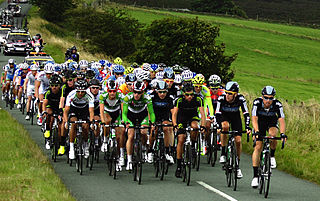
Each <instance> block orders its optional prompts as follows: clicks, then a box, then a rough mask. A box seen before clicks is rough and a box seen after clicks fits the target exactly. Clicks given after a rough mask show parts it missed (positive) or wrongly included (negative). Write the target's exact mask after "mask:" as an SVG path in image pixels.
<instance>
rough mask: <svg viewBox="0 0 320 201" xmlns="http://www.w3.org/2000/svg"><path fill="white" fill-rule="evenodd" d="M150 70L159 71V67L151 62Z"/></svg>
mask: <svg viewBox="0 0 320 201" xmlns="http://www.w3.org/2000/svg"><path fill="white" fill-rule="evenodd" d="M150 68H151V69H150V71H156V72H157V71H159V67H158V64H151V65H150Z"/></svg>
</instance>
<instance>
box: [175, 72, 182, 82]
mask: <svg viewBox="0 0 320 201" xmlns="http://www.w3.org/2000/svg"><path fill="white" fill-rule="evenodd" d="M174 83H176V84H181V83H182V77H181V75H179V74H177V75H175V76H174Z"/></svg>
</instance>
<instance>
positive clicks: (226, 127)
mask: <svg viewBox="0 0 320 201" xmlns="http://www.w3.org/2000/svg"><path fill="white" fill-rule="evenodd" d="M221 125H222V131H229V126H230V124H229V122H228V121H223V122H222V123H221ZM227 144H228V140H227V135H226V134H222V133H221V156H225V155H226V146H227Z"/></svg>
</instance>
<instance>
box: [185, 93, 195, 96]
mask: <svg viewBox="0 0 320 201" xmlns="http://www.w3.org/2000/svg"><path fill="white" fill-rule="evenodd" d="M184 95H185V96H194V93H184Z"/></svg>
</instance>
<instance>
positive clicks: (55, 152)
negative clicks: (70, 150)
mask: <svg viewBox="0 0 320 201" xmlns="http://www.w3.org/2000/svg"><path fill="white" fill-rule="evenodd" d="M52 139H53V142H52V145H53V146H52V159H53V161H54V162H56V161H57V155H58V149H59V136H58V128H54V129H53V131H52Z"/></svg>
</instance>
